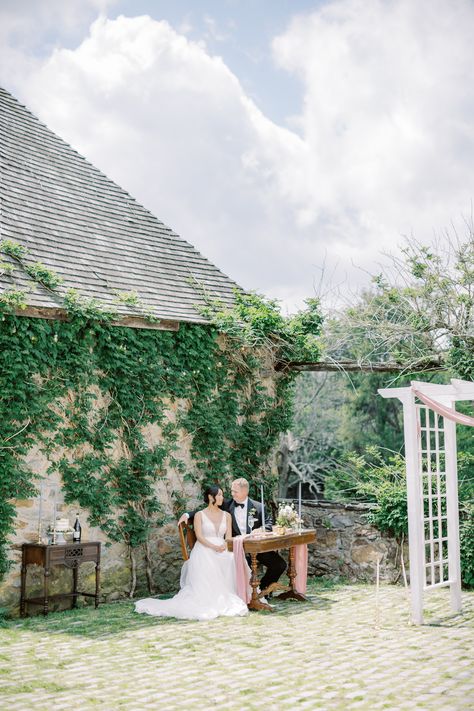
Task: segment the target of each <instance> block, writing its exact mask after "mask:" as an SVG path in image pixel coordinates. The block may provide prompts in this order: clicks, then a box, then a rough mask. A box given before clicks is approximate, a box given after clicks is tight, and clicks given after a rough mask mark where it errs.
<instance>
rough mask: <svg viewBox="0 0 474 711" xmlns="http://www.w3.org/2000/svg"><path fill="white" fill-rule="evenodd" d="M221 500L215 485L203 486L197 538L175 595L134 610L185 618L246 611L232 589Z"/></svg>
mask: <svg viewBox="0 0 474 711" xmlns="http://www.w3.org/2000/svg"><path fill="white" fill-rule="evenodd" d="M223 500H224V495H223V493H222V489H221V488H220V487H219V486H217V485H213V486H208V487H207V489H206V490H205V492H204V503H206V504H207V508H205V509H203V510H202V511H198V513H197V514H196V515H195V517H194V532H195V534H196V538H197V541H196V543H195V545H194V547H193V549H192V551H191V555H190V557H189V560H187V561H186V562H185V563H184V565H183V568H182V570H181V582H180V588H181V589H180V591H179V592H178V593H177V595H175V596H174V597H172V598H171V599H169V600H156V599H155V598H146V599H145V600H139V601H138V602H137V603H136V604H135V610H136V612H145V613H147V614H148V615H155V616H159V617H177V618H180V619H185V620H212V619H214V618H215V617H219V616H220V615H223V616H226V617H234V616H241V615H247V614H248V609H247V605H246V604H245V603H244V601H243V600H242V599H241V598H240V597H239V596H238V595H237V592H236V583H235V566H234V555H233V553H230V552H229V551H228V550H227V545H226V543H225V541H226V540H229V539H230V538H232V519H231V515H230V514H229V513H227V512H225V511H222V510H221V509H220V508H219V506H221V505H222V502H223Z"/></svg>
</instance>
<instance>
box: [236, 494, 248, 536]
mask: <svg viewBox="0 0 474 711" xmlns="http://www.w3.org/2000/svg"><path fill="white" fill-rule="evenodd" d="M242 503H243V507H242V506H236V507H235V509H234V516H235V520H236V521H237V526H238V527H239V529H240V533H241V534H242V535H243V536H245V534H246V533H247V508H248V505H249V500H248V497H247V498H246V499H245V501H243V502H242Z"/></svg>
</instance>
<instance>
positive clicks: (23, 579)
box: [20, 548, 26, 617]
mask: <svg viewBox="0 0 474 711" xmlns="http://www.w3.org/2000/svg"><path fill="white" fill-rule="evenodd" d="M20 577H21V592H20V617H24V616H25V611H26V610H25V608H26V605H25V597H26V561H25V549H24V548H23V550H22V553H21V576H20Z"/></svg>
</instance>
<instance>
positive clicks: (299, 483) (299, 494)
mask: <svg viewBox="0 0 474 711" xmlns="http://www.w3.org/2000/svg"><path fill="white" fill-rule="evenodd" d="M298 518H301V482H300V481H299V482H298ZM300 526H301V524H300Z"/></svg>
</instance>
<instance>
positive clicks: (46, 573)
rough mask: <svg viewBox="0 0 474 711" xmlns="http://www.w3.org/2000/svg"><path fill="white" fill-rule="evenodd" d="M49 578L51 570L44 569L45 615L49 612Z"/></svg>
mask: <svg viewBox="0 0 474 711" xmlns="http://www.w3.org/2000/svg"><path fill="white" fill-rule="evenodd" d="M49 576H50V571H49V568H46V567H45V568H44V571H43V577H44V583H43V595H44V599H43V615H45V616H46V615H47V614H48V612H49Z"/></svg>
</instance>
